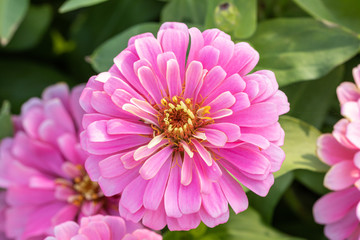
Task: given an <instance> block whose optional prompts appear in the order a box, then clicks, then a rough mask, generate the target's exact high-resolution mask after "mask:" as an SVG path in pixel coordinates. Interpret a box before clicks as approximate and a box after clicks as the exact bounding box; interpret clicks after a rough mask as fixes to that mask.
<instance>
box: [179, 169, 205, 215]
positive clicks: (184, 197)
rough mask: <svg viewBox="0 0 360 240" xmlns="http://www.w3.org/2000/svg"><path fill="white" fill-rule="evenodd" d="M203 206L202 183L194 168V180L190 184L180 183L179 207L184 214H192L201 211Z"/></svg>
mask: <svg viewBox="0 0 360 240" xmlns="http://www.w3.org/2000/svg"><path fill="white" fill-rule="evenodd" d="M200 206H201V196H200V183H199V179H198V176H197V174H196V172H195V169H193V177H192V181H191V183H190V184H189V185H187V186H184V185H182V184H181V185H180V189H179V207H180V211H181V212H182V213H183V214H191V213H196V212H198V211H199V209H200Z"/></svg>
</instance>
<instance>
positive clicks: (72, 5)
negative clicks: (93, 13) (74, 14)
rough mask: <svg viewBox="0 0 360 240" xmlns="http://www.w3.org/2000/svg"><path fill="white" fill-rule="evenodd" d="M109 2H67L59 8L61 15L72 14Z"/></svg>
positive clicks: (98, 0)
mask: <svg viewBox="0 0 360 240" xmlns="http://www.w3.org/2000/svg"><path fill="white" fill-rule="evenodd" d="M106 1H108V0H67V1H66V2H64V3H63V4H62V5H61V7H60V8H59V12H60V13H66V12H70V11H73V10H76V9H79V8H83V7H89V6H92V5H96V4H99V3H102V2H106Z"/></svg>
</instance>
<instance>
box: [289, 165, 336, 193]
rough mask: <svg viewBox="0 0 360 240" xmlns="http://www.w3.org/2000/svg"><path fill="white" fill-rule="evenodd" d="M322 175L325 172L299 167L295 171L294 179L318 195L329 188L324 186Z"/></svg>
mask: <svg viewBox="0 0 360 240" xmlns="http://www.w3.org/2000/svg"><path fill="white" fill-rule="evenodd" d="M324 176H325V173H320V172H312V171H308V170H300V169H299V170H296V171H295V178H296V180H298V181H299V182H301V183H302V184H303V185H305V186H306V187H307V188H309V189H310V190H312V191H314V192H315V193H318V194H320V195H324V194H325V193H327V192H329V190H328V189H327V188H325V187H324Z"/></svg>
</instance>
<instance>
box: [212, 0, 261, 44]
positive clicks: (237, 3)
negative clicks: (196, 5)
mask: <svg viewBox="0 0 360 240" xmlns="http://www.w3.org/2000/svg"><path fill="white" fill-rule="evenodd" d="M256 14H257V2H256V1H255V0H215V1H214V0H213V1H208V4H207V12H206V20H205V27H206V28H213V27H216V28H219V29H221V30H223V31H224V32H227V33H229V34H230V35H232V36H233V37H234V38H237V39H239V38H248V37H250V36H251V35H252V34H253V33H254V32H255V30H256Z"/></svg>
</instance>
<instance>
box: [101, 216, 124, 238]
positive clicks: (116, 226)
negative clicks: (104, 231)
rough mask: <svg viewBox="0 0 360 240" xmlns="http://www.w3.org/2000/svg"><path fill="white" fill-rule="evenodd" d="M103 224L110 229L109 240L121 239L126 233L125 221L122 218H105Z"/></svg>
mask: <svg viewBox="0 0 360 240" xmlns="http://www.w3.org/2000/svg"><path fill="white" fill-rule="evenodd" d="M104 222H105V223H106V224H107V225H108V226H109V228H110V235H111V236H110V238H109V239H113V240H115V239H121V238H122V237H123V236H124V235H125V232H126V226H125V221H124V220H123V219H122V218H119V217H116V216H105V217H104Z"/></svg>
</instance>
